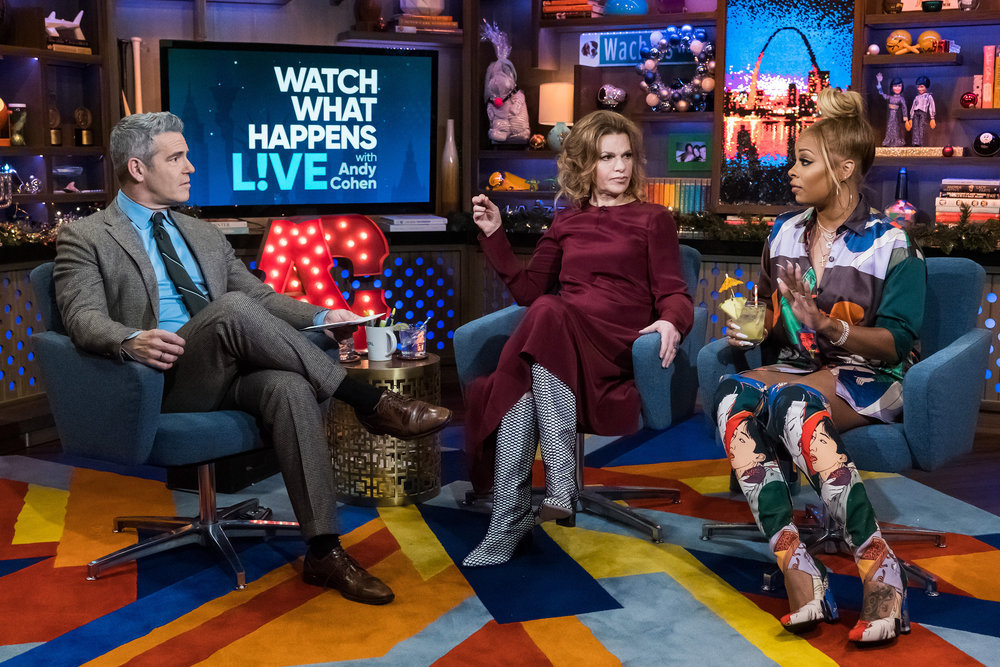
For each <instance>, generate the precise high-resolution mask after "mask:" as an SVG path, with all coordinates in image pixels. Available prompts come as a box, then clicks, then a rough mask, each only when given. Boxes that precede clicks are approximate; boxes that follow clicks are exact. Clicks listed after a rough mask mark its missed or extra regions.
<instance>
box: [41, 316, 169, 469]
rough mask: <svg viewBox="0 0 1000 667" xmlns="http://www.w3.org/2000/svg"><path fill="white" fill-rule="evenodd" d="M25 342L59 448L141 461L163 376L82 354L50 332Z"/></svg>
mask: <svg viewBox="0 0 1000 667" xmlns="http://www.w3.org/2000/svg"><path fill="white" fill-rule="evenodd" d="M31 343H32V345H33V347H34V351H35V354H36V361H37V362H38V367H39V370H40V371H41V376H42V381H43V382H44V384H45V390H46V393H47V394H48V399H49V406H50V407H51V408H52V416H53V418H54V419H55V422H56V429H57V430H58V431H59V440H60V443H61V444H62V448H63V451H65V452H67V453H69V454H78V455H80V456H87V457H92V458H97V459H101V460H104V461H112V462H115V463H122V464H125V465H138V464H141V463H145V462H146V460H147V459H148V458H149V454H150V451H151V450H152V447H153V440H154V436H155V435H156V429H157V426H158V423H159V418H160V403H161V400H162V397H163V374H162V373H161V372H160V371H157V370H154V369H152V368H150V367H148V366H144V365H142V364H139V363H135V362H126V363H119V362H117V361H114V360H111V359H107V358H105V357H99V356H96V355H93V354H88V353H87V352H82V351H81V350H79V349H78V348H77V347H76V346H75V345H73V343H72V341H70V339H69V338H68V337H67V336H64V335H62V334H58V333H54V332H52V331H45V332H41V333H36V334H32V336H31Z"/></svg>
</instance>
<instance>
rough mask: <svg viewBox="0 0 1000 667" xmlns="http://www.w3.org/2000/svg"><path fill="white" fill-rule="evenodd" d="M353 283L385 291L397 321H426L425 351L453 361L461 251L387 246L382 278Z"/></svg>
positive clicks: (460, 281)
mask: <svg viewBox="0 0 1000 667" xmlns="http://www.w3.org/2000/svg"><path fill="white" fill-rule="evenodd" d="M355 280H356V282H357V283H358V284H357V286H356V287H362V288H367V289H376V290H378V289H381V290H384V297H385V302H386V304H387V305H388V306H389V308H394V309H395V313H394V314H393V319H394V320H395V321H396V322H406V323H408V324H416V323H418V322H426V323H427V340H426V343H427V351H428V352H433V353H434V354H436V355H438V356H440V357H441V358H442V359H454V357H455V351H454V348H453V347H452V338H453V336H454V335H455V329H456V328H457V327H458V326H459V325H460V324H461V321H460V314H461V311H462V309H461V302H462V298H461V297H462V289H463V287H464V286H463V285H462V252H461V250H460V249H457V248H456V249H454V250H435V249H432V248H423V247H421V248H413V247H411V248H409V249H399V250H396V249H393V248H392V247H391V246H390V251H389V257H388V259H386V261H385V263H384V265H383V270H382V274H381V275H377V276H365V277H363V278H362V277H360V276H359V277H356V279H355ZM366 283H367V284H366ZM352 285H353V283H352Z"/></svg>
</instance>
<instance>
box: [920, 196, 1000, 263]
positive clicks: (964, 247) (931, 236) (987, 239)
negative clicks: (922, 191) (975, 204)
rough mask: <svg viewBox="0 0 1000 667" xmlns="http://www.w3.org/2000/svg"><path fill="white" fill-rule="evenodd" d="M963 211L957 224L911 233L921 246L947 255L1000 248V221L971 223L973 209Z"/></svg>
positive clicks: (964, 208)
mask: <svg viewBox="0 0 1000 667" xmlns="http://www.w3.org/2000/svg"><path fill="white" fill-rule="evenodd" d="M961 211H962V213H961V215H960V216H959V218H958V223H957V224H954V225H934V226H933V227H932V228H930V229H927V228H923V229H916V230H913V231H911V232H910V233H911V234H912V236H913V238H914V239H915V240H916V241H917V243H919V244H920V245H922V246H925V247H927V246H933V247H935V248H939V249H940V250H941V252H943V253H944V254H946V255H950V254H951V253H952V251H953V250H957V251H959V252H960V253H970V252H978V253H990V252H995V251H996V250H997V248H1000V220H997V219H996V218H993V219H991V220H987V221H986V222H969V213H970V212H971V209H970V208H969V207H968V206H965V205H963V206H961Z"/></svg>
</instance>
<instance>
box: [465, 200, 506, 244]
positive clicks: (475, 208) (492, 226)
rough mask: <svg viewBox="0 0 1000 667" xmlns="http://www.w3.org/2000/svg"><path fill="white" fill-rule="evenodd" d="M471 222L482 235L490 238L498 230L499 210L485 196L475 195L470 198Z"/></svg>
mask: <svg viewBox="0 0 1000 667" xmlns="http://www.w3.org/2000/svg"><path fill="white" fill-rule="evenodd" d="M472 221H473V222H475V223H476V226H477V227H479V229H480V230H482V232H483V234H485V235H486V236H490V235H492V234H493V232H495V231H496V230H498V229H500V224H501V220H500V209H499V208H497V205H496V204H494V203H493V202H491V201H490V198H489V197H487V196H486V195H476V196H475V197H473V198H472Z"/></svg>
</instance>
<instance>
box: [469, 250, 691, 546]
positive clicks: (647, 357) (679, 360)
mask: <svg viewBox="0 0 1000 667" xmlns="http://www.w3.org/2000/svg"><path fill="white" fill-rule="evenodd" d="M681 262H682V263H683V272H684V280H685V282H686V283H687V286H688V292H689V293H690V294H692V295H694V294H695V290H696V288H697V286H698V276H699V272H700V270H701V254H700V253H699V252H698V251H697V250H695V249H694V248H691V247H689V246H683V245H682V246H681ZM525 310H526V309H525V308H524V307H522V306H508V307H507V308H504V309H502V310H498V311H497V312H495V313H490V314H489V315H485V316H483V317H481V318H479V319H477V320H473V321H472V322H469V323H468V324H464V325H462V326H461V327H459V328H458V329H457V330H456V331H455V362H456V364H457V366H458V379H459V382H460V383H461V385H462V388H463V390H464V388H465V387H466V386H467V385H468V384H469V383H470V382H471V381H472V380H474V379H475V378H477V377H481V376H484V375H489V374H490V373H492V372H493V370H494V369H496V367H497V363H498V362H499V359H500V351H501V350H502V349H503V346H504V344H505V343H506V342H507V339H508V338H510V336H511V334H512V333H513V332H514V329H515V328H516V327H517V324H518V323H519V322H520V321H521V318H522V317H523V316H524V312H525ZM707 324H708V313H707V311H706V310H705V309H704V308H699V307H696V308H695V309H694V325H693V326H692V327H691V332H690V333H689V334H688V335H687V336H686V337H685V338H684V340H683V341H682V342H681V345H680V347H679V348H678V350H677V356H676V357H675V358H674V362H673V363H672V364H671V365H670V367H669V368H663V367H662V366H661V365H660V358H659V350H660V335H659V334H658V333H649V334H644V335H642V336H640V337H639V338H638V339H637V340H636V341H635V343H633V345H632V362H633V365H634V367H635V383H636V386H637V387H638V389H639V394H640V397H641V399H642V422H643V426H644V427H646V428H650V429H654V430H663V429H666V428H669V427H670V426H671V425H672V424H676V423H677V422H679V421H680V420H682V419H684V418H685V417H687V416H689V415H690V414H691V413H692V412H694V406H695V401H696V398H697V386H698V373H697V369H696V367H695V360H696V358H697V354H698V350H699V349H700V348H701V346H702V345H703V344H704V342H705V332H706V328H707ZM580 442H581V445H580V448H581V450H580V451H579V452H578V456H577V464H578V465H577V476H578V479H577V485H578V487H579V488H580V490H581V494H580V503H581V507H582V509H583V510H584V511H590V512H593V513H595V514H601V515H602V516H607V517H609V518H613V519H616V520H618V521H622V522H624V523H627V524H629V525H632V526H634V527H636V528H639V529H642V530H645V531H647V532H648V533H649V534H650V537H651V538H652V539H653V541H654V542H659V541H660V539H661V537H662V532H661V529H660V526H659V525H657V524H656V523H654V522H652V521H649V520H648V519H646V518H645V517H642V516H640V515H638V514H636V513H634V512H631V511H630V510H629V509H628V508H627V507H623V506H621V505H619V504H617V503H614V502H612V501H611V500H609V498H610V497H613V498H618V499H621V498H629V497H632V498H642V497H645V498H648V497H654V496H661V497H662V496H666V497H671V498H673V499H674V500H676V499H677V492H676V491H673V490H670V489H647V488H640V487H590V488H588V487H586V486H584V484H583V483H582V472H583V457H582V439H581V440H580ZM470 498H471V497H470Z"/></svg>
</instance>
